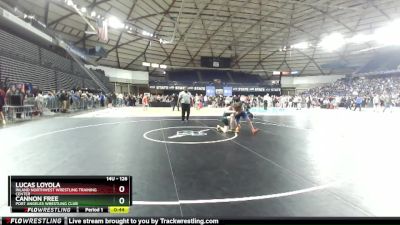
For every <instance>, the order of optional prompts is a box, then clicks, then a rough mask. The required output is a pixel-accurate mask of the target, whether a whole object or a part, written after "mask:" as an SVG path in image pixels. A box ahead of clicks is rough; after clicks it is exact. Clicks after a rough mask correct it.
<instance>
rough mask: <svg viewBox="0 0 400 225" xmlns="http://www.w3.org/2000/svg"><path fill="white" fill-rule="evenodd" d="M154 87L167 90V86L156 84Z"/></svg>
mask: <svg viewBox="0 0 400 225" xmlns="http://www.w3.org/2000/svg"><path fill="white" fill-rule="evenodd" d="M156 89H157V90H167V89H168V86H157V87H156Z"/></svg>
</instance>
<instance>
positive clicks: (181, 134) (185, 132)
mask: <svg viewBox="0 0 400 225" xmlns="http://www.w3.org/2000/svg"><path fill="white" fill-rule="evenodd" d="M209 130H210V129H205V130H199V131H194V130H181V131H177V132H176V134H175V135H172V136H170V137H168V138H169V139H175V138H181V137H186V136H192V137H201V136H207V133H206V132H207V131H209Z"/></svg>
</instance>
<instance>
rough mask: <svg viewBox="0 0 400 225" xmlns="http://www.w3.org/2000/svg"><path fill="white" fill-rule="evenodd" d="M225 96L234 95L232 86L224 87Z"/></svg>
mask: <svg viewBox="0 0 400 225" xmlns="http://www.w3.org/2000/svg"><path fill="white" fill-rule="evenodd" d="M224 96H232V87H224Z"/></svg>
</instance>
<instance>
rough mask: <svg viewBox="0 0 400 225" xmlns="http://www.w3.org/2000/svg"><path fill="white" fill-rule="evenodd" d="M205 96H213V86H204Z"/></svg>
mask: <svg viewBox="0 0 400 225" xmlns="http://www.w3.org/2000/svg"><path fill="white" fill-rule="evenodd" d="M206 95H207V96H215V87H214V86H206Z"/></svg>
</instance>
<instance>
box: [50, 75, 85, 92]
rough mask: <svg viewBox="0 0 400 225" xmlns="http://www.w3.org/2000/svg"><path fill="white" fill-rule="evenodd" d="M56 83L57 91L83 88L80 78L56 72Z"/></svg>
mask: <svg viewBox="0 0 400 225" xmlns="http://www.w3.org/2000/svg"><path fill="white" fill-rule="evenodd" d="M57 81H58V84H59V89H64V90H69V89H73V88H78V87H84V86H83V82H82V81H83V80H82V78H81V77H78V76H75V75H72V74H67V73H63V72H57Z"/></svg>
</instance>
